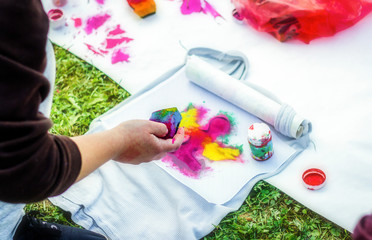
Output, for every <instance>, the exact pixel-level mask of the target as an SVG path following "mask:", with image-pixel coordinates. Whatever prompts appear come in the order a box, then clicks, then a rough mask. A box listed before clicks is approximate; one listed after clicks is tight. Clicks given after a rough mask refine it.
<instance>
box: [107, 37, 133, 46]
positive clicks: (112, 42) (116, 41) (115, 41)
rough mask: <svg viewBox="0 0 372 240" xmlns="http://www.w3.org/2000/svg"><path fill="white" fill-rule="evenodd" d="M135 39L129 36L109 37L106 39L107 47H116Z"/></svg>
mask: <svg viewBox="0 0 372 240" xmlns="http://www.w3.org/2000/svg"><path fill="white" fill-rule="evenodd" d="M132 40H133V39H132V38H128V37H121V38H107V39H106V48H107V49H110V48H114V47H116V46H118V45H120V44H121V43H123V42H126V43H128V42H130V41H132Z"/></svg>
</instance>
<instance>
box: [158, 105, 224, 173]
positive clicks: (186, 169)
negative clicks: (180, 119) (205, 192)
mask: <svg viewBox="0 0 372 240" xmlns="http://www.w3.org/2000/svg"><path fill="white" fill-rule="evenodd" d="M198 110H200V111H198V116H197V119H198V121H201V120H203V118H204V116H205V113H206V110H205V109H203V108H198ZM230 131H231V123H230V121H229V119H228V118H227V117H226V116H225V115H218V116H215V117H213V118H212V119H210V120H209V122H208V123H207V124H206V125H205V126H202V127H199V128H193V129H188V131H187V136H186V137H185V140H184V142H183V143H182V145H181V147H180V148H179V149H178V150H177V151H176V152H173V153H169V154H168V155H167V156H166V157H164V158H163V159H162V161H163V162H166V163H168V164H171V166H172V167H174V168H175V169H177V170H179V171H180V172H181V173H182V174H183V175H185V176H188V177H192V178H197V177H199V175H200V173H201V171H203V170H208V169H207V168H205V163H204V160H205V158H203V156H202V153H203V150H204V146H205V145H206V144H209V143H212V142H213V143H217V144H218V145H219V146H220V147H221V148H226V147H227V146H226V145H224V144H223V143H222V142H220V141H218V140H217V138H218V137H221V136H225V135H227V134H229V133H230Z"/></svg>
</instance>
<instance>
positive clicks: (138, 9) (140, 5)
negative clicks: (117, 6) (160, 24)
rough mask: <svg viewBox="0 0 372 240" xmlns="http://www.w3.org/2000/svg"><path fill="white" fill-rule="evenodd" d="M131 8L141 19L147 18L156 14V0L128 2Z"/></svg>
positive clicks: (131, 0)
mask: <svg viewBox="0 0 372 240" xmlns="http://www.w3.org/2000/svg"><path fill="white" fill-rule="evenodd" d="M127 2H128V4H129V6H130V7H131V8H132V9H133V11H134V12H135V13H136V14H137V15H138V16H140V17H141V18H144V17H147V16H149V15H151V14H154V13H155V12H156V4H155V2H154V0H127Z"/></svg>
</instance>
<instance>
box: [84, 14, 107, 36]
mask: <svg viewBox="0 0 372 240" xmlns="http://www.w3.org/2000/svg"><path fill="white" fill-rule="evenodd" d="M110 17H111V16H110V15H108V14H104V15H96V16H93V17H91V18H89V19H88V20H87V25H86V27H85V29H84V30H85V32H86V33H87V34H91V33H92V31H93V30H95V29H98V28H99V27H101V26H102V25H103V24H104V23H105V22H106V21H107V20H108V19H109V18H110Z"/></svg>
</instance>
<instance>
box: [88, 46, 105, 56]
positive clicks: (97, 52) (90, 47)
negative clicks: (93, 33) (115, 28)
mask: <svg viewBox="0 0 372 240" xmlns="http://www.w3.org/2000/svg"><path fill="white" fill-rule="evenodd" d="M84 44H85V46H87V48H88V49H89V50H90V51H92V52H93V53H94V54H97V55H101V56H103V54H102V52H101V51H100V50H99V49H96V48H95V47H93V46H92V45H90V44H88V43H84Z"/></svg>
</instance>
